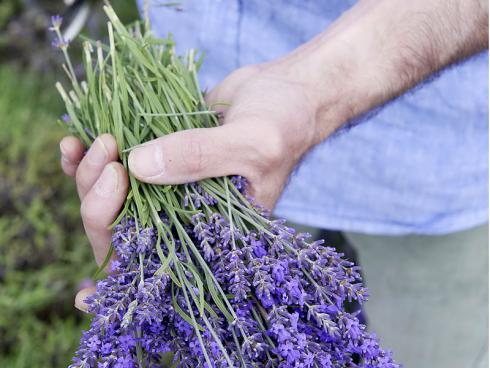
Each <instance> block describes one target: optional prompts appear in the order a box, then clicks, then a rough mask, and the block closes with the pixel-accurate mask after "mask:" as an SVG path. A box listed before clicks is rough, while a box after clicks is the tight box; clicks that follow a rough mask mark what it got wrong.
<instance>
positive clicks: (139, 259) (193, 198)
mask: <svg viewBox="0 0 490 368" xmlns="http://www.w3.org/2000/svg"><path fill="white" fill-rule="evenodd" d="M234 184H235V185H236V187H238V188H240V189H241V190H243V188H244V186H243V183H242V181H240V180H237V179H234ZM186 192H187V194H186V196H185V198H184V200H183V207H184V208H188V209H189V208H192V209H193V210H195V212H196V213H195V214H194V215H193V216H192V217H191V218H190V221H189V222H188V223H187V224H185V226H184V229H185V232H186V234H187V237H185V239H187V240H186V241H187V242H189V241H192V242H193V244H194V245H195V247H196V249H197V251H198V252H199V254H200V255H201V256H202V258H204V260H205V261H206V264H207V266H208V271H210V272H211V273H212V275H213V276H214V280H215V282H216V283H217V284H218V285H219V287H220V288H221V291H222V292H223V293H224V294H225V295H226V296H227V298H226V301H225V302H224V303H223V304H226V306H225V307H226V308H225V309H227V310H228V311H229V312H227V313H224V311H223V305H222V306H221V307H220V306H219V305H218V304H217V302H216V297H214V296H213V295H212V294H213V293H212V292H211V291H210V289H209V287H208V288H203V287H202V285H201V287H199V280H198V279H202V280H204V279H205V272H206V271H205V269H204V268H203V266H202V265H200V266H198V265H199V262H198V261H197V260H196V257H195V256H193V255H191V254H189V252H188V251H187V250H188V247H187V248H186V247H184V246H183V244H182V242H183V240H182V236H178V235H177V234H178V231H177V230H176V229H175V224H173V223H172V222H171V221H170V220H169V218H168V217H167V215H166V214H165V213H163V212H162V213H161V220H162V223H164V224H165V225H166V227H165V228H166V229H168V234H166V235H167V238H170V237H172V238H173V239H176V240H175V241H174V244H173V247H174V248H175V249H174V252H175V254H176V257H177V259H178V260H179V261H180V263H179V264H182V265H188V267H182V268H180V271H181V272H182V274H183V275H184V276H185V278H186V280H188V281H187V282H188V284H187V290H188V291H185V289H186V288H183V287H182V285H181V287H179V286H178V285H177V283H176V282H175V280H173V278H175V272H176V271H177V269H179V267H180V266H179V267H177V266H176V264H171V265H170V266H169V269H168V270H172V271H168V270H167V271H163V272H161V265H162V262H161V259H162V258H161V257H162V254H160V255H159V254H158V253H159V252H158V246H157V243H159V240H158V237H159V234H158V230H157V229H155V228H143V227H141V225H140V224H138V223H137V222H136V221H135V220H134V219H131V218H124V219H123V220H122V221H121V223H119V224H118V225H117V226H116V227H115V229H114V235H113V242H112V244H113V247H114V249H115V251H116V254H117V260H116V261H113V262H112V273H111V274H110V276H109V277H107V278H106V279H105V280H102V281H99V282H98V284H97V292H96V294H95V295H94V296H92V297H90V298H89V300H88V303H89V305H90V312H91V313H93V314H94V318H93V321H92V324H91V327H90V329H89V330H88V331H87V332H85V333H84V335H83V337H82V340H81V343H80V348H79V350H78V352H77V355H76V357H75V358H74V362H73V364H72V365H71V367H73V368H74V367H117V368H132V367H171V366H177V367H186V368H187V367H206V368H211V367H281V368H293V367H298V368H299V367H305V368H306V367H311V368H313V367H322V368H330V367H332V368H333V367H339V368H340V367H365V368H371V367H373V368H374V367H379V368H381V367H383V368H395V367H399V365H397V364H396V363H394V362H393V360H392V357H391V354H390V352H388V351H385V350H383V349H382V348H381V347H380V346H379V343H378V341H377V339H376V337H375V335H374V334H371V333H368V332H367V331H366V327H365V326H364V325H363V324H361V323H360V322H359V320H358V318H357V316H356V313H353V314H352V313H348V312H347V311H346V310H345V308H344V305H345V303H346V302H347V301H351V300H356V301H358V302H360V303H362V302H363V301H365V300H366V298H367V291H366V289H365V288H364V287H363V286H362V284H361V280H360V274H359V269H358V267H356V266H354V265H353V264H352V263H351V262H349V261H346V260H345V259H343V258H342V255H341V254H339V253H337V252H336V251H335V250H334V249H333V248H331V247H327V246H325V245H324V244H323V243H322V242H321V241H314V242H310V241H309V238H310V236H309V235H308V234H304V233H296V232H295V230H294V229H292V228H289V227H287V226H286V224H285V222H284V221H281V220H268V219H265V218H264V220H265V221H264V223H265V224H267V226H266V227H264V228H261V227H255V228H253V227H252V226H237V225H234V224H231V223H230V221H229V219H227V217H226V215H224V214H222V213H219V212H218V211H211V210H210V209H211V208H215V207H213V204H216V203H217V200H216V198H213V196H212V195H210V194H209V193H208V192H206V191H205V190H204V189H203V188H202V187H200V185H199V184H195V183H194V184H191V185H189V187H188V188H187V190H186ZM181 235H182V234H181ZM177 239H178V240H177ZM186 249H187V250H186ZM161 250H162V252H163V256H164V257H166V256H168V254H169V253H168V248H167V247H166V246H165V244H163V246H162V247H161ZM190 265H193V266H192V267H191V266H190ZM172 272H174V276H173V277H172ZM201 293H203V294H204V295H201ZM200 298H202V299H200ZM199 299H200V300H201V301H204V302H205V303H206V308H202V307H200V306H199V305H200V303H199V302H198V300H199ZM196 326H198V328H196Z"/></svg>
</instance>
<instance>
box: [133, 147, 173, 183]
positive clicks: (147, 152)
mask: <svg viewBox="0 0 490 368" xmlns="http://www.w3.org/2000/svg"><path fill="white" fill-rule="evenodd" d="M128 163H129V169H130V170H131V172H132V173H133V174H134V175H136V176H138V177H141V178H152V177H155V176H159V175H161V174H162V173H163V171H164V170H165V163H164V162H163V153H162V149H161V148H160V146H158V145H156V144H149V145H143V146H141V147H137V148H135V149H133V150H132V151H131V153H130V154H129V158H128Z"/></svg>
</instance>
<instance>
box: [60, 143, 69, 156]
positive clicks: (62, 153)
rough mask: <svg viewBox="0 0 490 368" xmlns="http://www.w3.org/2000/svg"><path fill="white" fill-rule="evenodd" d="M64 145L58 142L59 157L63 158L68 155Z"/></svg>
mask: <svg viewBox="0 0 490 368" xmlns="http://www.w3.org/2000/svg"><path fill="white" fill-rule="evenodd" d="M65 144H66V143H63V141H61V142H60V152H61V156H64V157H66V156H67V153H68V148H66V146H65Z"/></svg>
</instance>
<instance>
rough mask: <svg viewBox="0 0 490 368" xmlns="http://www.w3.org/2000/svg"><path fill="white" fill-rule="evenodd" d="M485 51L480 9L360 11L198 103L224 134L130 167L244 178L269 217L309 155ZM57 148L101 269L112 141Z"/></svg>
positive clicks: (147, 150) (121, 179) (451, 4)
mask: <svg viewBox="0 0 490 368" xmlns="http://www.w3.org/2000/svg"><path fill="white" fill-rule="evenodd" d="M486 47H488V3H487V1H484V0H431V1H427V0H414V1H406V0H364V1H360V2H358V3H357V4H356V5H355V6H354V7H353V8H352V9H350V10H349V11H348V12H346V13H344V14H343V15H342V16H341V17H340V18H339V19H338V20H337V21H336V22H335V23H333V24H332V25H331V26H330V27H329V28H328V29H327V30H326V31H325V32H323V33H322V34H320V35H318V36H317V37H315V38H314V39H312V40H311V41H309V42H308V43H306V44H304V45H302V46H301V47H299V48H298V49H296V50H294V51H293V52H291V53H290V54H288V55H286V56H284V57H282V58H280V59H278V60H275V61H272V62H269V63H265V64H261V65H256V66H250V67H246V68H242V69H239V70H238V71H236V72H234V73H232V74H231V75H230V76H229V77H228V78H226V79H225V80H224V81H223V82H222V83H221V84H220V85H218V86H217V87H216V88H215V89H214V90H213V91H211V92H210V93H209V95H208V96H207V102H208V104H209V105H210V107H211V108H212V109H215V110H216V109H218V108H219V107H221V108H220V109H219V110H220V111H221V112H222V113H223V121H222V123H223V124H222V126H220V127H216V128H209V129H194V130H186V131H180V132H177V133H174V134H171V135H168V136H164V137H161V138H159V139H156V140H154V141H151V142H147V143H146V144H145V145H143V146H140V147H138V148H136V149H134V150H133V151H132V152H131V154H130V156H129V169H130V170H131V172H132V174H133V175H135V176H136V177H137V178H139V179H140V180H142V181H145V182H148V183H155V184H178V183H185V182H191V181H196V180H199V179H203V178H207V177H215V176H224V175H242V176H244V177H246V178H247V179H248V181H249V183H250V188H249V190H250V194H251V195H252V196H253V197H255V199H256V201H257V202H258V203H260V204H262V205H264V206H266V207H268V208H273V207H274V205H275V203H276V201H277V199H278V197H279V195H280V193H281V191H282V189H283V188H284V185H285V182H286V180H287V178H288V176H289V174H290V172H291V170H293V168H294V167H295V165H296V164H297V163H298V161H299V160H300V159H301V157H302V156H303V155H304V154H305V153H306V152H307V151H308V150H309V149H310V148H311V147H313V146H314V145H315V144H318V143H319V142H321V141H322V140H324V139H325V138H327V137H328V136H329V135H331V134H332V132H334V131H335V130H336V129H338V128H339V127H340V126H342V124H344V123H345V122H347V121H349V120H351V119H353V118H356V117H358V116H359V115H361V114H363V113H365V112H367V111H369V110H371V109H372V108H374V107H376V106H379V105H381V104H383V103H386V102H387V101H389V100H390V99H392V98H394V97H396V96H398V95H400V94H402V93H404V92H405V91H406V90H408V89H410V88H411V87H413V86H415V85H416V84H417V83H419V82H420V81H422V80H423V79H425V78H426V77H427V76H429V75H431V74H432V73H434V72H437V71H438V70H440V69H442V68H444V67H446V66H447V65H450V64H451V63H454V62H457V61H458V60H461V59H463V58H465V57H468V56H470V55H472V54H474V53H477V52H479V51H481V50H483V49H484V48H486ZM222 106H228V107H226V108H222ZM61 150H62V161H61V162H62V167H63V169H64V171H65V172H66V173H67V174H68V175H70V176H76V181H77V188H78V191H79V194H80V199H81V201H82V205H81V212H82V218H83V222H84V226H85V229H86V231H87V235H88V237H89V240H90V242H91V244H92V246H93V248H94V253H95V257H96V260H97V262H98V263H100V262H101V261H102V260H103V258H104V256H105V254H106V252H107V249H108V245H109V243H110V239H111V234H110V231H109V230H108V225H109V224H111V223H112V222H113V221H114V219H115V218H116V216H117V213H118V211H119V209H120V207H121V205H122V203H123V202H124V199H125V196H126V193H127V186H128V183H127V174H126V173H125V170H124V168H123V166H122V165H121V164H119V163H117V159H118V157H117V149H116V143H115V140H114V138H112V137H111V136H109V135H104V136H101V137H99V138H98V139H97V141H96V142H95V143H94V144H93V146H92V147H91V148H90V150H89V151H88V153H87V155H86V156H85V157H83V150H84V147H83V146H82V145H81V143H80V142H79V141H78V140H77V139H75V138H73V137H67V138H65V139H64V140H63V141H62V142H61ZM82 157H83V159H82Z"/></svg>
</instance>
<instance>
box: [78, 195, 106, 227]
mask: <svg viewBox="0 0 490 368" xmlns="http://www.w3.org/2000/svg"><path fill="white" fill-rule="evenodd" d="M80 216H81V217H82V221H83V223H84V224H85V226H86V227H90V228H94V229H97V228H100V227H101V226H103V225H104V224H103V221H101V218H100V216H98V211H97V210H96V208H94V206H93V205H92V203H90V200H88V199H84V200H82V202H81V203H80Z"/></svg>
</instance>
